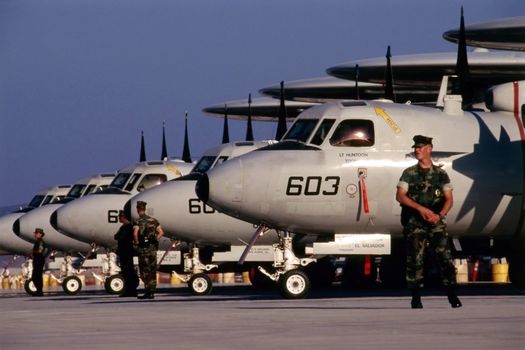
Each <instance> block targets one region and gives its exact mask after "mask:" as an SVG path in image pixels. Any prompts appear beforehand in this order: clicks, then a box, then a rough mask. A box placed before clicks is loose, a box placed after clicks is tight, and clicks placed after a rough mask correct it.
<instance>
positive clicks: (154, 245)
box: [133, 201, 164, 299]
mask: <svg viewBox="0 0 525 350" xmlns="http://www.w3.org/2000/svg"><path fill="white" fill-rule="evenodd" d="M146 204H147V203H146V202H143V201H138V202H137V213H138V214H139V218H138V219H137V220H136V221H135V222H134V224H133V242H134V243H135V245H137V246H138V248H137V250H138V255H139V269H140V275H141V278H142V281H143V282H144V287H145V289H146V292H145V294H144V295H141V296H139V297H138V298H139V299H153V298H155V289H156V288H157V250H158V249H159V239H160V237H162V236H163V235H164V231H163V230H162V227H161V226H160V224H159V222H158V221H157V219H155V218H152V217H151V216H149V215H146Z"/></svg>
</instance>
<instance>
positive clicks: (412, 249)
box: [396, 135, 461, 309]
mask: <svg viewBox="0 0 525 350" xmlns="http://www.w3.org/2000/svg"><path fill="white" fill-rule="evenodd" d="M413 140H414V145H413V146H412V147H413V148H414V153H415V157H416V159H417V160H418V163H417V164H416V165H414V166H411V167H409V168H407V169H405V170H404V171H403V174H402V175H401V178H400V179H399V183H398V185H397V194H396V199H397V201H398V202H399V203H400V204H401V206H402V211H401V223H402V224H403V226H404V231H403V233H404V235H405V238H406V246H407V270H406V279H407V285H408V288H409V289H410V290H411V291H412V302H411V306H412V308H413V309H421V308H423V304H422V303H421V291H420V289H421V287H423V268H424V257H425V249H432V250H433V251H434V252H435V255H436V257H437V259H438V262H439V267H440V273H441V280H442V283H443V285H444V286H445V287H446V288H448V301H449V303H450V305H451V306H452V307H453V308H457V307H461V302H460V300H459V299H458V297H457V295H456V292H455V286H456V271H455V268H454V264H453V262H452V255H451V252H450V243H449V238H448V233H447V231H446V229H447V224H446V215H447V213H448V212H449V210H450V208H452V203H453V197H452V189H453V188H452V184H451V183H450V179H449V177H448V175H447V173H446V172H445V170H443V169H441V168H440V167H439V166H436V165H434V164H433V163H432V147H433V145H432V138H431V137H426V136H422V135H416V136H414V138H413Z"/></svg>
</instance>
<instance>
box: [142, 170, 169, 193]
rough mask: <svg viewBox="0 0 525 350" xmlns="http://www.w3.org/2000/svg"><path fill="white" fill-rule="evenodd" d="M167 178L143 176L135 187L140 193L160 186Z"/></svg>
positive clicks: (157, 175) (162, 175)
mask: <svg viewBox="0 0 525 350" xmlns="http://www.w3.org/2000/svg"><path fill="white" fill-rule="evenodd" d="M167 179H168V177H167V176H166V175H164V174H148V175H146V176H144V178H143V179H142V181H141V182H140V184H139V185H138V186H137V191H139V192H142V191H144V190H147V189H148V188H150V187H153V186H157V185H160V184H161V183H163V182H166V180H167Z"/></svg>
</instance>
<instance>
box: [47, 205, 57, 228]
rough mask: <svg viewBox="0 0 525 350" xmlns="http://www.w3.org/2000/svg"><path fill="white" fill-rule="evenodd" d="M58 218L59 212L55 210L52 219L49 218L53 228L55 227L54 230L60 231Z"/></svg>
mask: <svg viewBox="0 0 525 350" xmlns="http://www.w3.org/2000/svg"><path fill="white" fill-rule="evenodd" d="M57 216H58V215H57V211H56V210H55V211H54V212H53V214H51V217H50V218H49V222H50V223H51V226H53V228H54V229H55V230H57V231H58V224H57V222H58V219H57Z"/></svg>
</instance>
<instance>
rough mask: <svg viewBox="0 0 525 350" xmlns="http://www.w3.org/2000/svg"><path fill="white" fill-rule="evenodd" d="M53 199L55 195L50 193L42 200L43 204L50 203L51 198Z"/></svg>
mask: <svg viewBox="0 0 525 350" xmlns="http://www.w3.org/2000/svg"><path fill="white" fill-rule="evenodd" d="M52 199H53V196H51V195H48V196H46V197H45V198H44V200H43V201H42V205H46V204H48V203H51V200H52Z"/></svg>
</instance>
